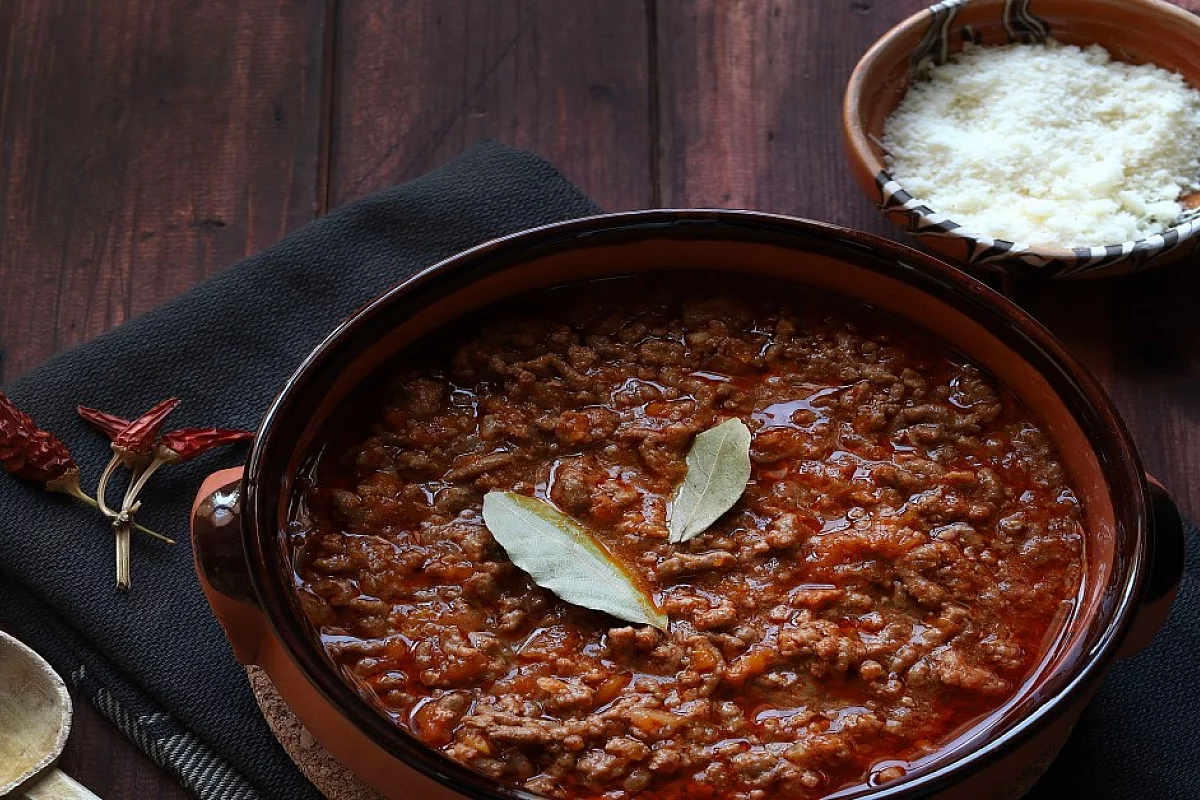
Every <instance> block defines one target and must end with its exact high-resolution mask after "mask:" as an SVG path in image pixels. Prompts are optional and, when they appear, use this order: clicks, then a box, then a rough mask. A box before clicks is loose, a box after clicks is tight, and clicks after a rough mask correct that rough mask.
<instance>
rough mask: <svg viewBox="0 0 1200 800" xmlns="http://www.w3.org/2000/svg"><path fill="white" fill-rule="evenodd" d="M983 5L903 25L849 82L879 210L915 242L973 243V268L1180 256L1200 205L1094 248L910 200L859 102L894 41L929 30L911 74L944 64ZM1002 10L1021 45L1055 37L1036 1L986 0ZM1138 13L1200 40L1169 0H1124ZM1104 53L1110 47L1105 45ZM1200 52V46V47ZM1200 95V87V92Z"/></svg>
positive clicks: (1195, 19) (850, 132)
mask: <svg viewBox="0 0 1200 800" xmlns="http://www.w3.org/2000/svg"><path fill="white" fill-rule="evenodd" d="M974 1H975V0H942V2H939V3H935V4H934V5H931V6H929V7H928V8H925V9H922V10H920V11H918V12H916V13H915V14H912V15H911V16H909V17H907V18H905V19H903V20H901V21H900V22H899V23H898V24H896V25H895V26H894V27H892V28H891V29H890V30H888V31H887V32H886V33H884V34H883V35H882V36H880V37H879V38H878V39H877V40H876V41H875V42H874V43H873V44H872V45H871V47H870V48H868V49H867V51H866V52H865V53H864V54H863V56H862V57H861V58H860V59H859V60H858V63H857V64H856V65H855V66H854V70H853V72H852V73H851V75H850V79H849V82H848V84H847V89H846V95H845V101H844V104H843V109H842V113H843V121H844V123H845V127H846V138H847V146H848V148H849V149H850V150H851V153H850V156H851V157H852V158H855V159H859V160H861V161H862V163H863V164H864V165H865V166H866V168H867V169H869V170H870V171H871V173H872V174H873V175H874V177H875V187H876V191H877V193H878V206H879V209H880V210H881V211H882V212H883V213H884V214H886V215H889V216H891V215H894V214H900V215H904V216H907V217H909V218H910V220H911V224H910V225H909V226H908V230H909V232H910V233H912V234H913V235H915V236H928V237H939V238H947V239H957V240H960V241H963V242H965V243H966V245H967V257H966V261H967V263H968V264H972V265H975V264H984V263H987V262H990V261H997V260H1008V259H1017V260H1019V261H1021V262H1023V263H1025V264H1028V265H1030V266H1033V267H1045V266H1049V265H1052V264H1056V263H1057V264H1060V265H1064V266H1065V267H1066V270H1064V271H1074V270H1081V269H1086V270H1094V269H1098V268H1100V267H1102V266H1107V265H1109V264H1112V263H1115V262H1117V261H1120V260H1123V259H1125V258H1127V257H1129V256H1139V257H1141V258H1142V259H1146V260H1149V259H1150V258H1151V257H1153V256H1157V255H1160V254H1162V253H1165V252H1169V251H1172V250H1175V249H1176V248H1178V247H1180V246H1182V245H1183V244H1184V243H1186V242H1188V241H1190V240H1191V239H1193V238H1195V237H1197V236H1200V207H1196V208H1193V209H1190V210H1185V212H1184V213H1183V215H1182V216H1181V218H1180V220H1179V221H1178V222H1177V223H1176V224H1175V225H1172V226H1171V227H1170V228H1168V229H1166V230H1164V231H1162V232H1160V233H1155V234H1151V235H1150V236H1146V237H1144V238H1141V239H1131V240H1129V241H1125V242H1120V243H1117V244H1108V245H1096V246H1090V247H1072V248H1067V247H1050V246H1041V245H1030V244H1026V243H1024V242H1016V241H1011V240H1008V239H1000V238H996V237H993V236H989V235H987V234H985V233H980V232H976V231H972V230H970V229H969V228H967V227H965V226H963V225H961V224H959V223H957V222H955V221H954V220H953V219H952V218H951V216H950V215H949V214H943V213H941V212H939V211H936V210H934V209H933V208H930V207H929V206H928V205H925V203H924V202H922V201H921V200H920V199H919V198H916V197H914V196H913V195H912V194H910V193H909V192H908V191H907V190H906V189H904V187H903V186H901V185H900V183H899V182H898V181H896V180H895V178H893V177H892V175H891V173H890V172H888V170H887V168H886V165H885V164H884V162H883V159H882V158H880V157H879V156H877V155H876V153H875V151H874V150H873V149H872V147H871V145H872V144H876V145H877V146H881V145H879V143H878V142H874V141H873V139H872V137H870V136H869V135H868V134H867V132H866V130H865V129H864V127H863V125H862V116H861V114H860V113H859V106H860V104H859V103H858V102H852V101H857V100H858V99H859V97H861V85H862V83H863V81H864V76H865V74H866V73H867V72H869V71H871V70H873V69H875V68H876V66H877V62H878V61H879V60H880V58H881V57H882V56H883V54H884V52H885V51H886V50H888V49H889V48H890V47H891V46H892V44H893V42H894V41H895V40H896V39H897V38H899V37H900V36H902V35H903V34H906V33H908V32H909V31H910V30H912V29H914V28H922V27H923V28H924V29H925V32H924V34H923V35H922V37H921V40H920V42H919V43H918V45H917V48H916V49H915V50H914V51H913V53H912V54H911V55H910V56H909V74H910V75H911V74H912V72H913V71H915V69H916V68H917V66H918V65H919V64H921V63H923V62H925V61H927V60H929V59H932V60H933V61H934V62H935V63H941V62H943V61H945V59H946V58H947V57H948V56H949V47H950V33H951V26H952V25H953V23H954V18H955V17H956V16H957V15H958V13H959V11H961V10H962V9H963V8H964V7H966V6H968V5H970V4H971V3H972V2H974ZM983 2H994V3H997V4H998V5H999V4H1002V5H1001V6H1000V9H999V10H1000V11H1001V14H1002V20H1003V23H1004V26H1005V28H1006V29H1007V30H1008V32H1009V37H1010V41H1013V42H1024V43H1029V42H1042V41H1045V39H1046V38H1048V37H1049V36H1050V25H1049V23H1047V22H1046V21H1045V20H1042V19H1040V18H1039V17H1037V16H1036V15H1034V14H1033V13H1032V12H1031V10H1030V6H1031V4H1032V2H1033V0H983ZM1124 2H1125V4H1126V5H1128V6H1131V7H1140V8H1141V10H1142V11H1143V12H1147V11H1154V12H1158V13H1163V14H1167V15H1170V16H1171V17H1173V18H1174V19H1175V20H1176V21H1178V22H1179V24H1180V25H1181V26H1185V27H1190V28H1192V29H1193V30H1194V31H1195V33H1196V37H1197V41H1198V42H1200V16H1198V15H1196V14H1193V13H1191V12H1189V11H1187V10H1185V9H1182V8H1180V7H1178V6H1176V5H1173V4H1171V3H1169V2H1166V0H1124ZM1097 44H1100V45H1101V46H1103V47H1106V48H1107V45H1106V44H1105V43H1103V42H1097ZM1198 46H1200V45H1198ZM1194 88H1197V89H1200V86H1194Z"/></svg>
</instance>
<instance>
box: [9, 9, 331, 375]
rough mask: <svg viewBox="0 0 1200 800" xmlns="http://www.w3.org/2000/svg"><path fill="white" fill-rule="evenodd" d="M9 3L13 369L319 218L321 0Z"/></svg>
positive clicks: (155, 302)
mask: <svg viewBox="0 0 1200 800" xmlns="http://www.w3.org/2000/svg"><path fill="white" fill-rule="evenodd" d="M3 6H4V8H5V11H4V13H5V14H7V15H9V19H8V20H7V22H8V26H9V30H8V31H7V34H8V35H7V36H6V37H2V38H4V39H5V40H6V42H7V48H8V49H7V59H6V62H5V63H6V75H5V81H4V87H3V94H2V97H3V101H2V107H0V115H2V118H0V141H2V142H3V149H2V151H0V344H2V345H3V347H4V351H5V355H6V359H5V361H6V368H5V373H4V374H3V375H2V376H0V380H3V379H6V378H7V379H11V378H12V377H14V376H16V375H18V374H20V373H22V372H25V371H26V370H28V369H29V368H30V367H31V366H33V365H34V364H37V363H38V362H40V361H42V360H44V359H45V358H46V357H47V356H50V355H51V354H53V353H55V352H57V351H59V350H62V349H64V348H66V347H69V346H71V345H73V344H76V343H78V342H81V341H84V340H86V339H89V338H91V337H93V336H95V335H96V334H98V333H101V332H102V331H104V330H107V329H108V328H111V327H112V326H114V325H117V324H119V323H121V322H122V321H124V320H126V319H128V318H129V317H131V316H134V315H136V314H138V313H140V312H142V311H145V310H148V309H150V308H153V307H154V306H156V305H158V304H159V303H161V302H162V301H163V300H165V299H167V298H169V297H172V296H174V295H176V294H178V293H179V292H180V291H181V290H183V289H186V288H187V287H189V286H191V285H193V284H195V283H197V282H198V281H200V280H202V279H203V278H205V277H207V276H209V275H211V274H212V273H213V272H215V271H216V270H219V269H221V268H223V267H225V266H227V265H228V264H230V263H231V262H233V261H235V260H237V259H238V258H240V257H242V256H244V255H246V254H248V253H251V252H254V251H256V250H259V249H261V248H262V247H265V246H266V245H268V244H270V243H272V242H274V241H276V240H278V239H279V238H280V237H281V236H283V235H284V234H285V233H286V232H287V231H288V230H290V229H292V228H294V227H296V226H297V225H299V224H301V223H304V222H307V221H308V220H310V219H312V217H313V214H314V211H315V208H314V203H315V201H316V177H317V154H318V153H317V130H318V120H319V118H318V110H319V109H318V102H317V101H318V97H317V88H318V85H319V74H318V71H319V69H320V64H321V59H320V45H321V39H320V27H321V25H320V24H321V21H322V19H323V9H322V5H321V2H320V0H306V2H288V1H287V0H256V2H253V3H246V2H240V1H239V0H220V1H219V2H206V3H203V4H201V3H175V2H169V1H168V0H127V1H125V2H99V3H82V2H74V0H58V1H57V2H52V1H51V0H30V1H29V2H24V1H22V2H19V3H17V2H13V3H4V4H3Z"/></svg>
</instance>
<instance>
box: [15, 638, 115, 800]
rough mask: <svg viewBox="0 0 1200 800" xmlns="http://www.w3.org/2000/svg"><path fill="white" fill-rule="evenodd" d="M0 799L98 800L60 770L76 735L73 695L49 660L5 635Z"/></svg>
mask: <svg viewBox="0 0 1200 800" xmlns="http://www.w3.org/2000/svg"><path fill="white" fill-rule="evenodd" d="M0 732H2V733H0V797H13V798H27V800H99V798H97V797H96V795H94V794H92V793H91V792H89V791H88V790H87V789H86V788H84V787H83V786H81V785H80V784H79V783H76V782H75V781H74V780H72V779H71V778H69V777H67V776H66V775H65V774H63V772H62V771H60V770H58V769H55V767H54V764H55V763H56V762H57V761H58V757H59V756H60V755H61V754H62V751H63V746H64V745H65V744H66V743H67V734H69V733H70V732H71V696H70V695H69V694H67V686H66V684H64V683H63V679H62V678H60V677H59V676H58V673H57V672H55V671H54V670H53V669H51V667H50V665H49V664H47V663H46V660H45V659H44V658H42V657H41V656H39V655H38V654H37V653H35V652H33V651H32V650H30V649H29V648H28V647H26V646H25V645H23V644H21V643H20V642H18V641H17V640H16V639H14V638H12V637H11V636H9V635H8V634H6V633H4V632H3V631H0Z"/></svg>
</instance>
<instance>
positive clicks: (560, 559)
mask: <svg viewBox="0 0 1200 800" xmlns="http://www.w3.org/2000/svg"><path fill="white" fill-rule="evenodd" d="M483 521H484V523H485V524H486V525H487V527H488V530H489V531H491V533H492V536H493V538H495V540H496V541H497V542H499V543H500V546H501V547H503V548H504V551H505V552H506V553H508V558H509V560H510V561H512V562H513V563H514V564H516V565H517V566H518V567H519V568H520V569H522V570H524V571H525V572H526V573H527V574H528V575H529V577H531V578H533V582H534V583H536V584H537V585H538V586H541V587H542V588H543V589H549V590H550V591H552V592H554V594H556V595H558V596H559V597H560V598H562V599H563V600H566V601H567V602H568V603H572V604H574V605H577V606H583V607H584V608H591V609H594V610H596V611H603V612H605V613H608V614H612V615H613V616H614V617H617V618H618V619H623V620H625V621H626V622H633V623H637V624H640V625H653V626H654V627H655V628H658V629H659V630H663V631H665V630H666V629H667V615H666V614H664V613H663V612H662V611H661V610H659V608H658V606H657V605H655V603H654V599H653V598H652V597H651V596H650V595H649V593H648V592H646V590H645V589H643V588H642V587H641V586H639V585H638V584H637V582H636V581H635V580H634V578H633V576H632V575H631V574H630V573H629V571H628V570H626V569H625V567H624V566H622V565H621V564H620V563H619V562H617V561H616V559H614V558H613V556H612V554H610V553H609V552H608V551H607V550H605V549H604V547H603V546H602V545H601V544H600V543H599V542H597V541H596V540H595V539H593V538H592V535H591V534H590V533H588V532H587V531H586V530H585V529H584V528H582V527H581V526H580V525H579V523H577V522H575V520H573V519H571V518H570V517H568V516H567V515H566V514H563V513H562V512H561V511H559V510H558V509H556V508H555V507H554V506H552V505H550V504H549V503H547V502H545V501H543V500H539V499H537V498H536V497H527V496H525V495H523V494H517V493H516V492H488V493H487V494H486V495H484V497H483Z"/></svg>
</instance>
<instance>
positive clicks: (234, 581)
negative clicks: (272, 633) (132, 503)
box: [192, 467, 267, 664]
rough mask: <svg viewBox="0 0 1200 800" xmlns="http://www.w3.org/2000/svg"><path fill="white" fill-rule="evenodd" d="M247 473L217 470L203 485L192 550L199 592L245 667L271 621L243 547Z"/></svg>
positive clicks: (251, 661) (194, 514)
mask: <svg viewBox="0 0 1200 800" xmlns="http://www.w3.org/2000/svg"><path fill="white" fill-rule="evenodd" d="M243 472H244V469H243V468H242V467H235V468H234V469H225V470H221V471H220V472H214V473H213V474H212V475H209V476H208V478H207V479H205V481H204V483H203V484H201V485H200V491H199V492H198V493H197V494H196V500H195V503H193V505H192V552H193V554H194V557H195V559H196V577H197V578H198V579H199V580H200V588H201V589H203V590H204V595H205V597H207V598H208V604H209V605H210V606H211V607H212V610H213V614H214V615H215V616H216V618H217V621H218V622H220V623H221V627H222V628H224V629H225V635H226V636H227V637H228V638H229V642H230V644H232V645H233V654H234V656H235V657H236V658H237V660H238V661H239V662H240V663H242V664H255V663H257V660H256V659H257V658H258V649H259V643H260V642H261V641H262V640H263V639H262V637H263V636H264V635H266V630H267V621H266V617H265V616H264V614H263V612H262V609H261V608H260V607H259V605H258V600H257V598H256V596H255V593H254V585H253V584H252V583H251V581H250V566H249V562H248V561H247V560H246V551H245V548H244V546H243V545H242V475H243Z"/></svg>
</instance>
